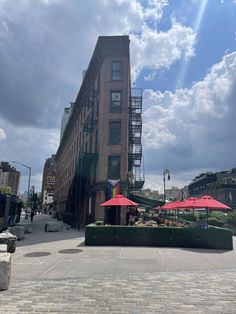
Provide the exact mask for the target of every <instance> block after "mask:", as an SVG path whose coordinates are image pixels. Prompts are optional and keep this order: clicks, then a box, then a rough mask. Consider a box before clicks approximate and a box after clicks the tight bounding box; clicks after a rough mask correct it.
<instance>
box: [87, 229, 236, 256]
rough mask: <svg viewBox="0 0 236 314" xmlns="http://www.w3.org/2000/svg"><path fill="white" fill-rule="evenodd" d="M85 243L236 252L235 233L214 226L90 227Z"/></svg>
mask: <svg viewBox="0 0 236 314" xmlns="http://www.w3.org/2000/svg"><path fill="white" fill-rule="evenodd" d="M85 244H86V245H127V246H128V245H130V246H166V247H190V248H210V249H223V250H232V249H233V239H232V231H231V230H228V229H222V228H214V227H210V228H208V229H198V228H196V229H194V228H192V229H188V228H171V227H163V228H162V227H136V226H134V227H133V226H96V225H95V224H90V225H88V226H86V229H85Z"/></svg>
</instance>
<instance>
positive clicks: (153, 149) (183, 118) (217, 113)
mask: <svg viewBox="0 0 236 314" xmlns="http://www.w3.org/2000/svg"><path fill="white" fill-rule="evenodd" d="M235 86H236V52H234V53H231V54H229V55H226V56H224V57H223V59H222V61H221V62H219V63H217V64H215V65H214V66H213V67H212V69H211V70H210V71H209V73H208V74H207V75H206V76H205V78H204V79H203V80H202V81H201V82H197V83H195V84H194V85H193V86H192V87H191V88H189V89H181V90H176V91H175V92H174V93H171V92H164V93H161V92H159V91H157V92H155V91H153V90H146V91H145V92H144V114H143V122H144V123H143V133H144V134H143V146H144V155H145V156H146V157H145V159H146V163H145V164H146V171H147V174H148V175H150V174H154V173H155V171H156V174H157V173H158V172H159V173H160V172H161V171H162V169H165V168H168V169H171V170H172V171H174V172H180V171H183V170H184V169H185V171H190V170H191V171H192V172H193V173H196V174H197V172H201V169H213V170H222V169H225V167H228V168H229V169H230V168H231V167H234V166H235V160H236V151H235V137H236V128H235V120H234V117H235V116H236V107H235V102H236V89H235ZM147 165H148V166H147Z"/></svg>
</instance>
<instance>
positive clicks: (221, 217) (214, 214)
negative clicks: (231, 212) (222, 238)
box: [209, 211, 227, 223]
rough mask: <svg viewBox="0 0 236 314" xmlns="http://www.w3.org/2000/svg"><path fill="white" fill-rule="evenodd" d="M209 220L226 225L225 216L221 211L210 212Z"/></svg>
mask: <svg viewBox="0 0 236 314" xmlns="http://www.w3.org/2000/svg"><path fill="white" fill-rule="evenodd" d="M209 218H215V219H217V220H218V221H221V222H223V223H226V221H227V214H226V213H224V212H221V211H212V212H210V213H209Z"/></svg>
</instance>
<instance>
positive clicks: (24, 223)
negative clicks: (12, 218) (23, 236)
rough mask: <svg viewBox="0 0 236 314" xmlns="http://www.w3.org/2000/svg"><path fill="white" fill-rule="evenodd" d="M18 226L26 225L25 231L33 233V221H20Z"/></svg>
mask: <svg viewBox="0 0 236 314" xmlns="http://www.w3.org/2000/svg"><path fill="white" fill-rule="evenodd" d="M16 226H20V227H24V233H32V230H33V229H32V223H31V222H19V223H17V224H16Z"/></svg>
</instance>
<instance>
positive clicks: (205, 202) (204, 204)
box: [189, 195, 231, 209]
mask: <svg viewBox="0 0 236 314" xmlns="http://www.w3.org/2000/svg"><path fill="white" fill-rule="evenodd" d="M189 207H191V208H210V209H231V207H229V206H227V205H225V204H223V203H221V202H218V201H217V200H215V199H214V198H213V197H212V196H210V195H205V196H202V197H200V198H198V199H196V200H195V201H194V202H192V204H190V206H189Z"/></svg>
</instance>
